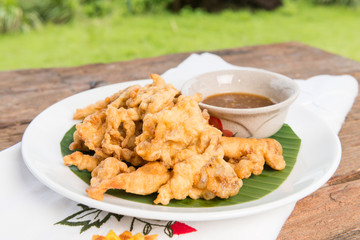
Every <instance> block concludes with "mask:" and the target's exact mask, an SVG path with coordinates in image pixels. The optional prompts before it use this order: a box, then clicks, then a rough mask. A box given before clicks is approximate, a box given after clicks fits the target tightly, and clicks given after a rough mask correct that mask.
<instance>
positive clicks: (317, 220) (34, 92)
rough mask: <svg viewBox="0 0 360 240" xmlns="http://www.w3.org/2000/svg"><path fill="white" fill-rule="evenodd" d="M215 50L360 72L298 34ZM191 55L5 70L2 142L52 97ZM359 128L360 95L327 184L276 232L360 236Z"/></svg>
mask: <svg viewBox="0 0 360 240" xmlns="http://www.w3.org/2000/svg"><path fill="white" fill-rule="evenodd" d="M214 53H215V54H217V55H219V56H221V57H222V58H224V59H225V60H226V61H228V62H230V63H232V64H235V65H240V66H250V67H258V68H264V69H267V70H270V71H275V72H278V73H282V74H285V75H288V76H290V77H292V78H301V79H306V78H308V77H311V76H314V75H318V74H334V75H341V74H350V75H352V76H354V77H355V78H357V80H358V81H359V80H360V63H358V62H355V61H352V60H349V59H346V58H343V57H340V56H337V55H334V54H330V53H327V52H324V51H322V50H319V49H316V48H312V47H309V46H306V45H303V44H300V43H296V42H290V43H281V44H272V45H263V46H252V47H243V48H234V49H227V50H220V51H215V52H214ZM189 55H190V53H182V54H174V55H166V56H160V57H154V58H147V59H136V60H132V61H127V62H117V63H111V64H93V65H86V66H80V67H71V68H51V69H31V70H20V71H7V72H6V71H5V72H0V102H1V105H0V113H1V116H0V129H1V131H0V150H3V149H5V148H8V147H10V146H11V145H13V144H15V143H17V142H19V141H21V137H22V134H23V132H24V130H25V129H26V127H27V126H28V124H29V123H30V121H31V120H32V119H33V118H34V117H35V116H36V115H37V114H39V113H40V112H41V111H43V110H44V109H45V108H47V107H49V106H50V105H52V104H53V103H55V102H57V101H59V100H61V99H63V98H65V97H68V96H71V95H73V94H75V93H78V92H81V91H84V90H87V89H90V88H95V87H99V86H103V85H107V84H112V83H118V82H123V81H128V80H134V79H144V78H148V75H149V73H163V72H164V71H166V70H167V69H169V68H172V67H175V66H177V65H178V64H179V63H180V62H182V61H183V60H184V59H185V58H186V57H188V56H189ZM359 128H360V97H359V96H358V97H357V98H356V101H355V103H354V106H353V108H352V110H351V111H350V113H349V114H348V116H347V118H346V121H345V123H344V125H343V127H342V130H341V132H340V134H339V137H340V140H341V142H342V148H343V154H342V160H341V164H340V166H339V168H338V170H337V171H336V173H335V174H334V176H333V177H332V178H331V179H330V180H329V181H328V182H327V183H326V184H325V185H324V186H323V187H321V188H320V189H319V190H318V191H316V192H315V193H313V194H311V195H310V196H308V197H306V198H304V199H302V200H300V201H299V202H298V203H297V204H296V207H295V210H294V211H293V213H292V214H291V216H290V217H289V219H288V220H287V222H286V223H285V225H284V227H283V228H282V231H281V233H280V235H279V238H278V239H281V240H285V239H289V240H290V239H291V240H294V239H360V134H359ZM259 228H261V226H259Z"/></svg>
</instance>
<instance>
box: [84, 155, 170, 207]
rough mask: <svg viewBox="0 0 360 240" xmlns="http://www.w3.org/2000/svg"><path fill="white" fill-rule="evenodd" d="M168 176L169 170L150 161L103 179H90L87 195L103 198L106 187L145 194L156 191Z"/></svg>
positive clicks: (98, 198)
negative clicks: (130, 170)
mask: <svg viewBox="0 0 360 240" xmlns="http://www.w3.org/2000/svg"><path fill="white" fill-rule="evenodd" d="M169 178H170V171H169V170H168V169H167V168H166V167H165V166H164V165H163V164H161V163H159V162H150V163H147V164H145V165H144V166H142V167H139V168H138V169H137V170H135V171H133V172H130V173H121V172H120V173H119V174H117V175H116V176H113V177H110V178H104V179H97V178H95V180H94V181H93V179H92V180H91V185H90V188H89V189H87V190H86V192H87V193H88V195H89V196H90V197H91V198H93V199H97V200H102V199H103V194H104V193H105V192H106V191H107V190H108V189H123V190H125V191H126V192H129V193H135V194H139V195H147V194H151V193H154V192H157V191H158V190H159V188H160V186H162V185H163V184H165V183H166V182H167V181H168V180H169Z"/></svg>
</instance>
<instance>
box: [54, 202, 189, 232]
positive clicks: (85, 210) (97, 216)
mask: <svg viewBox="0 0 360 240" xmlns="http://www.w3.org/2000/svg"><path fill="white" fill-rule="evenodd" d="M77 206H79V207H80V208H81V210H79V211H78V212H76V213H74V214H72V215H70V216H68V217H66V218H64V219H63V220H61V221H59V222H57V223H55V225H56V224H59V225H65V226H71V227H81V229H80V233H83V232H85V231H86V230H88V229H90V228H92V227H96V228H100V227H101V226H102V225H103V224H104V223H106V222H107V221H108V220H109V219H110V218H111V217H114V218H115V219H116V220H117V221H118V222H120V221H121V219H122V218H123V217H124V215H119V214H115V213H109V212H105V211H102V210H99V209H96V208H90V207H88V206H86V205H84V204H78V205H77ZM135 224H143V230H142V232H143V234H144V235H148V234H149V233H150V232H151V231H152V230H153V228H154V227H161V228H164V233H165V234H166V235H167V236H168V237H170V238H171V237H173V235H174V234H176V235H181V234H186V233H191V232H195V231H196V229H195V228H192V227H190V226H188V225H186V224H185V223H181V222H176V221H168V222H167V223H164V221H157V220H152V221H151V222H150V221H149V220H147V221H145V220H143V219H140V218H136V217H133V219H132V221H131V224H130V229H129V230H130V231H132V230H133V229H134V227H135Z"/></svg>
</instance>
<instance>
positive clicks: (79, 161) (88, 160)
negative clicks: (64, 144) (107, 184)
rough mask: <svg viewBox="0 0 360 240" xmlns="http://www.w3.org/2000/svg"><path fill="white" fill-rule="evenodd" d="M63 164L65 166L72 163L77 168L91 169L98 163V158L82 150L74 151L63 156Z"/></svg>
mask: <svg viewBox="0 0 360 240" xmlns="http://www.w3.org/2000/svg"><path fill="white" fill-rule="evenodd" d="M64 164H65V165H66V166H69V165H74V166H77V168H78V169H79V170H84V169H86V170H88V171H89V172H91V171H93V170H94V169H95V168H96V167H97V165H98V164H99V159H97V158H96V157H93V156H89V155H86V154H83V153H82V152H79V151H76V152H73V153H72V154H70V155H67V156H65V157H64Z"/></svg>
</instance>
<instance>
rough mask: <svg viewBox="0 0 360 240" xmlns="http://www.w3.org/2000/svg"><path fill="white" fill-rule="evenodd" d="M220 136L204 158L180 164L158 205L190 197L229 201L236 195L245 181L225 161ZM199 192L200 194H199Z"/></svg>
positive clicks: (213, 141) (161, 189)
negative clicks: (228, 199) (219, 198)
mask: <svg viewBox="0 0 360 240" xmlns="http://www.w3.org/2000/svg"><path fill="white" fill-rule="evenodd" d="M219 138H220V136H217V137H216V136H214V137H213V138H211V139H210V140H209V146H208V147H207V149H206V150H205V152H204V153H203V154H197V155H193V156H192V157H190V158H188V159H186V160H184V161H182V162H179V163H177V164H176V165H175V166H174V168H173V171H172V173H173V176H172V177H171V179H170V180H169V181H168V182H167V183H166V184H165V185H163V186H162V187H161V188H160V189H159V191H158V192H159V195H158V196H157V198H156V199H155V201H154V203H156V204H159V203H161V204H163V205H167V204H169V202H170V200H171V199H178V200H181V199H185V198H186V197H187V196H190V197H192V198H194V199H197V198H199V197H202V198H205V199H211V198H214V197H216V196H218V197H221V198H229V197H231V196H234V195H236V194H237V193H238V192H239V190H240V187H241V186H242V181H241V180H240V179H238V178H237V175H236V173H235V172H234V170H233V169H232V168H231V167H230V166H229V165H228V164H227V163H226V162H225V161H224V160H223V155H224V153H223V149H222V148H221V146H220V145H219ZM195 188H196V189H198V190H199V191H196V193H195Z"/></svg>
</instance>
